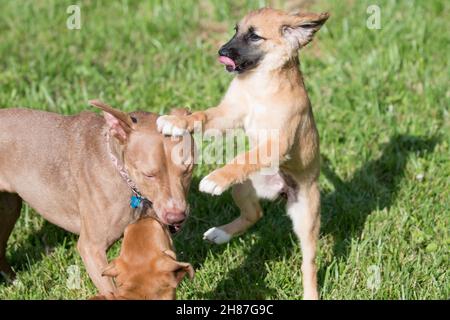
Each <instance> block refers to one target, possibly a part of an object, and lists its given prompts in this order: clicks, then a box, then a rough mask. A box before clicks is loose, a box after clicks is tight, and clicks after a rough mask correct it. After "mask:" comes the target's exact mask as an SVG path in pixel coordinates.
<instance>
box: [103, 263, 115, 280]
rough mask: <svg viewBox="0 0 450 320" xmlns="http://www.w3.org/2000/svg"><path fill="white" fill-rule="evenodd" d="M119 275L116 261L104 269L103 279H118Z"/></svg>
mask: <svg viewBox="0 0 450 320" xmlns="http://www.w3.org/2000/svg"><path fill="white" fill-rule="evenodd" d="M118 275H119V270H117V266H116V261H115V260H113V261H111V263H110V264H108V266H107V267H106V268H105V269H103V271H102V277H105V276H106V277H117V276H118Z"/></svg>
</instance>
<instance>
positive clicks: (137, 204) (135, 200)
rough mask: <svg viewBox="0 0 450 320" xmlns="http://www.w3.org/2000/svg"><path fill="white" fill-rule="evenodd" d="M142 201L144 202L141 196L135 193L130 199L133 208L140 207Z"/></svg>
mask: <svg viewBox="0 0 450 320" xmlns="http://www.w3.org/2000/svg"><path fill="white" fill-rule="evenodd" d="M141 203H142V198H141V197H138V196H135V195H133V196H132V197H131V199H130V206H131V207H132V208H133V209H136V208H139V207H140V206H141Z"/></svg>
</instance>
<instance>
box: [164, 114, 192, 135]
mask: <svg viewBox="0 0 450 320" xmlns="http://www.w3.org/2000/svg"><path fill="white" fill-rule="evenodd" d="M156 126H157V127H158V131H159V132H161V133H162V134H164V135H166V136H175V137H181V136H183V135H184V134H185V133H188V130H187V121H186V120H184V119H183V118H180V117H178V116H175V115H166V116H160V117H159V118H158V119H157V120H156Z"/></svg>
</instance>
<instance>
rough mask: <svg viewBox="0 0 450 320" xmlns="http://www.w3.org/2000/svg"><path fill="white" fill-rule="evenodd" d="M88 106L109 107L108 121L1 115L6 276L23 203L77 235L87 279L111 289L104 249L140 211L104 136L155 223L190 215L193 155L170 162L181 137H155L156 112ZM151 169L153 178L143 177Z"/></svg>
mask: <svg viewBox="0 0 450 320" xmlns="http://www.w3.org/2000/svg"><path fill="white" fill-rule="evenodd" d="M91 103H92V104H93V105H95V106H97V107H99V108H100V109H102V110H104V115H103V117H101V116H98V115H96V114H95V113H93V112H82V113H81V114H78V115H74V116H62V115H59V114H55V113H50V112H43V111H37V110H30V109H2V110H0V272H2V273H3V274H7V275H9V276H12V275H13V273H12V270H11V268H10V267H9V265H8V264H7V262H6V257H5V253H6V244H7V240H8V238H9V235H10V233H11V231H12V229H13V227H14V224H15V222H16V220H17V219H18V217H19V214H20V208H21V205H22V200H24V201H26V202H27V203H28V204H29V205H30V206H31V207H33V208H34V209H35V210H36V211H37V212H39V213H40V214H41V215H42V216H43V217H44V218H45V219H47V220H48V221H50V222H52V223H54V224H56V225H58V226H60V227H62V228H64V229H66V230H67V231H70V232H72V233H76V234H79V235H80V238H79V240H78V250H79V252H80V255H81V257H82V259H83V262H84V264H85V266H86V269H87V272H88V273H89V276H90V277H91V279H92V280H93V282H94V284H95V285H96V287H97V288H98V289H99V291H100V292H101V293H102V294H107V293H109V292H111V291H113V289H114V287H113V286H112V283H111V281H110V279H107V278H104V277H102V276H101V272H102V270H103V268H104V267H105V266H106V265H107V259H106V251H107V249H108V248H109V247H110V246H111V245H112V244H113V243H114V242H115V241H116V240H117V239H119V238H120V237H121V236H122V234H123V231H124V230H125V227H126V226H127V225H128V224H130V223H131V222H133V221H135V220H136V219H137V218H138V217H139V214H140V213H139V211H137V210H134V209H132V208H131V207H130V205H129V203H130V197H131V195H132V192H131V189H130V187H129V186H128V184H127V183H126V182H125V181H124V179H123V178H122V177H121V176H120V174H119V172H118V170H117V168H116V167H115V165H114V164H113V162H112V161H111V159H110V157H109V152H108V148H107V142H106V141H107V139H106V135H107V134H109V135H110V136H111V138H110V148H111V150H112V151H113V153H114V154H115V155H116V157H117V158H119V159H120V160H121V161H122V162H123V163H124V164H125V167H126V168H127V170H128V172H129V174H130V177H131V178H132V179H133V181H134V182H135V183H136V184H137V186H138V187H139V190H140V192H141V193H142V195H143V196H144V197H146V198H147V199H150V200H151V201H152V202H153V208H154V210H155V212H156V215H157V216H158V218H159V219H160V220H161V221H163V222H164V223H166V224H173V223H176V224H178V225H180V224H181V222H182V220H184V219H185V218H186V215H187V202H186V195H187V192H188V189H189V185H190V180H191V176H192V170H193V153H191V154H189V155H186V157H185V159H184V160H185V161H184V162H183V163H175V162H174V161H173V159H172V155H171V152H172V150H173V149H174V147H175V146H177V145H178V139H175V140H174V139H171V138H169V137H163V136H162V135H161V134H159V133H158V132H157V130H156V125H155V122H156V119H157V118H158V115H155V114H152V113H148V112H133V113H131V114H127V113H124V112H122V111H119V110H116V109H113V108H111V107H109V106H107V105H106V104H104V103H102V102H100V101H97V100H95V101H92V102H91ZM174 114H178V115H186V114H187V113H186V112H180V111H176V113H174ZM132 117H133V118H134V119H135V120H137V123H134V122H133V121H132ZM191 151H193V150H191ZM150 172H152V174H154V175H155V176H154V177H151V178H148V177H146V176H144V173H148V174H149V173H150Z"/></svg>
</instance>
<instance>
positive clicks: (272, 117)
mask: <svg viewBox="0 0 450 320" xmlns="http://www.w3.org/2000/svg"><path fill="white" fill-rule="evenodd" d="M328 17H329V15H328V13H322V14H314V13H305V14H288V13H285V12H282V11H278V10H274V9H269V8H265V9H260V10H257V11H253V12H251V13H249V14H248V15H247V16H245V17H244V18H243V19H242V20H241V21H240V22H239V24H238V25H237V26H236V34H235V35H234V36H233V38H232V39H231V40H230V41H229V42H228V43H226V44H225V45H224V46H223V47H222V48H221V49H220V51H219V55H220V57H219V61H220V62H221V63H223V64H225V66H226V68H227V70H228V71H230V72H236V77H235V78H234V79H233V81H232V82H231V84H230V87H229V88H228V91H227V93H226V94H225V97H224V98H223V100H222V101H221V102H220V104H219V105H218V106H217V107H215V108H210V109H207V110H206V111H199V112H195V113H193V114H192V115H189V116H186V117H179V116H163V117H160V118H159V119H158V121H157V124H158V130H159V131H161V132H163V133H164V134H168V135H180V134H183V133H184V132H185V131H186V130H187V131H192V130H193V129H194V125H195V123H196V122H201V123H202V126H203V129H204V130H208V129H219V130H222V131H224V130H225V129H230V128H244V130H245V132H246V135H247V136H248V137H249V141H250V146H251V149H250V151H248V152H246V153H244V154H240V155H238V156H237V157H236V158H235V159H234V160H233V161H231V162H229V163H227V164H226V165H225V166H223V167H222V168H219V169H217V170H215V171H213V172H212V173H210V174H209V175H208V176H206V177H205V178H203V180H202V181H201V182H200V190H201V191H203V192H207V193H211V194H214V195H219V194H221V193H222V192H224V191H225V190H226V189H227V188H229V187H230V186H233V192H232V194H233V199H234V201H235V202H236V204H237V205H238V207H239V208H240V211H241V215H240V217H239V218H237V219H236V220H234V221H232V222H231V223H229V224H226V225H223V226H220V227H215V228H211V229H210V230H208V231H207V232H206V233H205V238H206V239H208V240H210V241H212V242H215V243H224V242H227V241H229V240H230V239H231V237H233V236H235V235H239V234H241V233H243V232H244V231H245V230H247V229H248V228H249V227H250V226H252V225H253V224H254V223H256V222H257V221H258V220H259V219H260V218H261V217H262V210H261V207H260V205H259V202H258V198H269V199H275V198H276V197H277V196H278V195H279V194H281V193H286V194H287V197H288V202H287V211H288V214H289V216H290V217H291V219H292V221H293V225H294V231H295V233H296V234H297V236H298V238H299V239H300V243H301V250H302V255H303V262H302V272H303V287H304V298H305V299H318V297H319V294H318V290H317V270H316V263H315V259H316V248H317V240H318V235H319V229H320V192H319V186H318V179H319V172H320V160H319V134H318V132H317V129H316V125H315V121H314V117H313V113H312V108H311V104H310V101H309V98H308V95H307V92H306V89H305V85H304V82H303V77H302V74H301V72H300V69H299V60H298V53H297V51H298V50H299V49H300V48H302V47H303V46H305V45H306V44H308V43H309V42H310V41H311V40H312V38H313V35H314V34H315V32H317V31H318V30H319V29H320V27H321V26H322V25H323V24H324V23H325V21H326V20H327V19H328ZM264 130H266V131H267V130H276V131H277V132H278V133H279V135H278V137H277V139H273V138H267V139H266V140H259V141H258V137H257V134H255V133H258V131H264ZM267 148H275V149H277V150H278V155H276V154H275V152H272V153H271V154H270V157H269V158H268V159H263V157H261V156H260V155H261V154H264V152H265V151H267ZM271 150H272V149H271ZM249 159H256V161H255V162H253V163H251V162H250V161H248V160H249ZM277 164H279V170H278V172H277V173H274V174H272V175H267V174H262V173H261V170H262V169H265V168H272V167H274V166H276V165H277Z"/></svg>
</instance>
